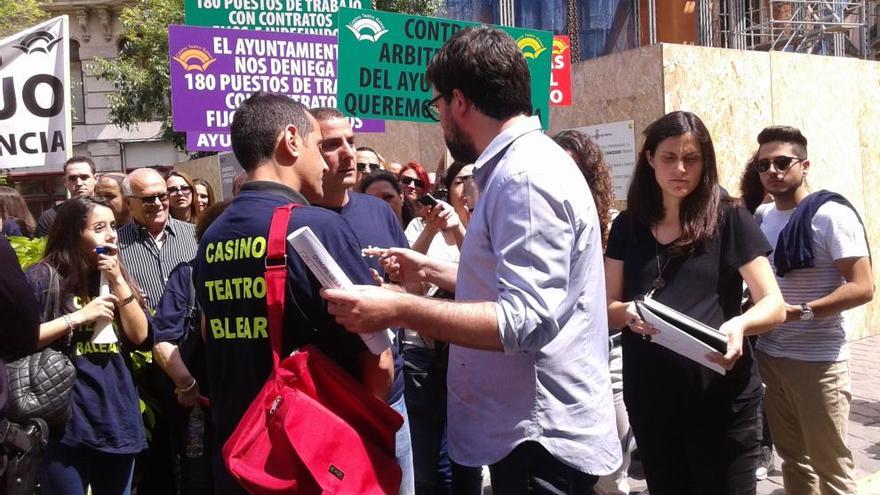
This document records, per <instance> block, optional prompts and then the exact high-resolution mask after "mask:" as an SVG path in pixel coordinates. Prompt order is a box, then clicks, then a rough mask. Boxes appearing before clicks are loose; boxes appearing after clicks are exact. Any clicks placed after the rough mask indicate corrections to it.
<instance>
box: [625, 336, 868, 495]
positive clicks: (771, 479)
mask: <svg viewBox="0 0 880 495" xmlns="http://www.w3.org/2000/svg"><path fill="white" fill-rule="evenodd" d="M850 353H851V359H850V373H851V375H852V406H851V409H850V415H849V432H848V437H849V446H850V449H852V451H853V458H854V459H855V465H856V470H855V478H856V482H857V483H858V487H859V491H858V493H859V495H880V335H878V336H874V337H868V338H865V339H862V340H858V341H855V342H850ZM781 465H782V461H780V460H779V457H776V458H775V469H774V470H773V471H771V472H770V474H769V476H768V477H767V479H766V480H764V481H759V482H758V495H785V490H784V489H783V485H782V472H781V471H780V470H779V468H780V466H781ZM646 487H647V485H646V484H645V478H644V476H643V475H642V474H641V466H640V465H638V462H634V463H633V466H632V468H631V469H630V490H631V493H632V494H634V495H635V494H638V493H640V492H641V491H642V490H644V489H645V488H646ZM790 495H797V494H790Z"/></svg>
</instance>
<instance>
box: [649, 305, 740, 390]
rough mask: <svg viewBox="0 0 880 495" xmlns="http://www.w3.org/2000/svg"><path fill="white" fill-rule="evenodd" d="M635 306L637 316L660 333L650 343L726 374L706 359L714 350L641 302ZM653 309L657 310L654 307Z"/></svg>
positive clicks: (653, 336)
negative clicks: (637, 309) (637, 311)
mask: <svg viewBox="0 0 880 495" xmlns="http://www.w3.org/2000/svg"><path fill="white" fill-rule="evenodd" d="M636 304H637V305H638V308H639V314H640V315H641V316H642V319H644V320H645V322H647V323H650V324H651V325H654V327H655V328H656V329H657V330H658V331H659V332H660V334H659V335H652V336H651V342H652V343H654V344H658V345H662V346H663V347H665V348H667V349H669V350H671V351H673V352H676V353H678V354H680V355H682V356H684V357H686V358H688V359H690V360H692V361H695V362H697V363H700V364H702V365H703V366H705V367H707V368H709V369H710V370H712V371H715V372H716V373H719V374H722V375H726V374H727V370H725V369H724V368H722V367H721V366H719V365H718V364H716V363H713V362H712V361H709V360H708V359H706V355H707V354H711V353H713V352H718V351H717V350H716V349H713V348H712V347H710V346H709V345H707V344H705V343H703V342H701V341H700V340H698V339H696V338H695V337H692V336H691V335H689V334H688V333H687V332H684V331H682V330H681V329H679V328H678V327H676V326H674V325H672V324H670V323H668V322H667V321H666V320H664V319H663V318H661V317H659V316H657V314H656V313H654V312H653V311H652V310H651V309H649V308H648V305H647V304H645V303H643V302H642V301H637V302H636ZM655 304H656V303H655ZM655 309H657V308H656V307H655ZM689 323H690V322H689Z"/></svg>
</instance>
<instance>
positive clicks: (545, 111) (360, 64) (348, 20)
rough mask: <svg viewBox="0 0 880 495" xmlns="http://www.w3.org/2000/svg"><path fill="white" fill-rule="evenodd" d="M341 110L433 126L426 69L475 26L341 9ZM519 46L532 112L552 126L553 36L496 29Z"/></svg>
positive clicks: (339, 95) (449, 21) (362, 115)
mask: <svg viewBox="0 0 880 495" xmlns="http://www.w3.org/2000/svg"><path fill="white" fill-rule="evenodd" d="M338 17H339V20H338V25H339V67H338V71H337V72H338V93H337V102H338V103H337V106H338V107H339V109H340V110H341V111H342V112H343V113H345V114H347V115H350V116H353V117H360V118H381V119H386V120H408V121H414V122H433V120H431V118H430V117H429V116H428V114H427V113H426V109H425V105H426V104H427V102H428V101H430V99H431V87H430V86H429V85H428V84H427V83H426V82H425V80H424V76H425V68H426V67H427V65H428V62H430V61H431V57H433V56H434V53H435V52H436V51H437V50H439V49H440V47H441V46H443V43H445V42H446V40H448V39H449V38H450V37H452V35H453V34H455V32H456V31H459V30H461V29H463V28H465V27H468V26H476V25H478V24H476V23H473V22H461V21H456V20H451V19H439V18H434V17H421V16H412V15H402V14H392V13H388V12H381V11H373V10H358V9H349V8H340V9H339V14H338ZM496 27H498V28H499V29H501V30H503V31H505V32H507V33H508V34H509V35H510V36H511V37H513V39H514V40H516V42H517V44H518V45H519V48H520V50H522V52H523V56H524V57H525V59H526V62H527V63H528V65H529V71H530V72H531V75H532V81H531V83H532V84H531V86H532V107H533V108H534V110H535V114H536V115H539V116H540V117H541V124H542V125H543V127H544V128H545V129H547V128H549V126H550V112H549V108H550V107H549V98H550V65H551V63H550V57H551V55H552V51H553V50H552V48H553V33H551V32H549V31H536V30H534V29H521V28H509V27H504V26H496Z"/></svg>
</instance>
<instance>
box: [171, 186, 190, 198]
mask: <svg viewBox="0 0 880 495" xmlns="http://www.w3.org/2000/svg"><path fill="white" fill-rule="evenodd" d="M191 192H192V188H191V187H189V186H171V187H169V188H168V194H172V195H175V196H176V195H178V194H180V195H183V196H188V195H189V193H191Z"/></svg>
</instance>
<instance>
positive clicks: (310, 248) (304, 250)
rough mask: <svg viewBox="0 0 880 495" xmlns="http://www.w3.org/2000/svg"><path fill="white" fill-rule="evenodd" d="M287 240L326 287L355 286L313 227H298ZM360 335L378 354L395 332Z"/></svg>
mask: <svg viewBox="0 0 880 495" xmlns="http://www.w3.org/2000/svg"><path fill="white" fill-rule="evenodd" d="M287 240H288V241H290V243H291V244H292V245H293V248H294V249H295V250H296V252H297V254H299V256H300V258H302V260H303V261H304V262H305V264H306V266H308V267H309V270H311V271H312V273H313V274H314V275H315V278H317V279H318V282H321V285H322V286H323V287H324V288H325V289H351V288H352V287H354V284H353V283H351V279H350V278H348V275H346V274H345V272H344V271H342V268H340V267H339V265H338V264H337V263H336V260H334V259H333V258H332V257H331V256H330V253H328V252H327V249H326V248H325V247H324V245H323V244H321V241H319V240H318V238H317V237H315V234H314V233H313V232H312V229H310V228H308V227H302V228H300V229H297V230H295V231H294V232H293V233H292V234H290V235H289V236H287ZM358 335H360V337H361V339H362V340H363V341H364V344H366V346H367V348H368V349H369V350H370V352H372V353H373V354H375V355H377V356H378V355H379V354H382V352H383V351H385V349H388V348H389V347H391V343H392V341H393V338H394V334H393V333H392V332H391V330H389V329H385V330H383V331H380V332H375V333H361V334H358Z"/></svg>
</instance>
